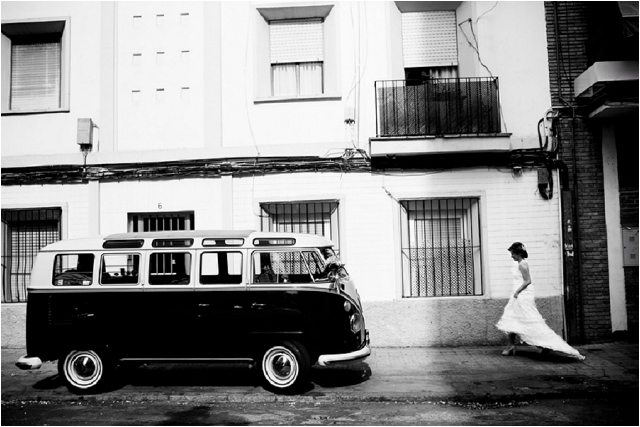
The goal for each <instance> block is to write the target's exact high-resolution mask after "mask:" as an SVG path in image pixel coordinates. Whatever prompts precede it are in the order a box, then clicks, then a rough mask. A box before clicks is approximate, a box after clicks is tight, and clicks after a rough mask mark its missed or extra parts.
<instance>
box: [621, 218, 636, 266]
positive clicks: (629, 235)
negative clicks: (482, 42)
mask: <svg viewBox="0 0 640 427" xmlns="http://www.w3.org/2000/svg"><path fill="white" fill-rule="evenodd" d="M622 255H623V263H624V264H623V265H624V266H625V267H637V266H638V228H637V227H635V228H624V229H622Z"/></svg>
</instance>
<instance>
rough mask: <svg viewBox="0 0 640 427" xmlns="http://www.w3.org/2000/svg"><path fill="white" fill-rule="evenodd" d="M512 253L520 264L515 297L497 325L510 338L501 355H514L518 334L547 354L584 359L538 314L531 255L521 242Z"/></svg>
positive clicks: (515, 268) (515, 275)
mask: <svg viewBox="0 0 640 427" xmlns="http://www.w3.org/2000/svg"><path fill="white" fill-rule="evenodd" d="M509 252H511V258H513V260H514V261H516V262H517V264H514V266H513V270H512V274H513V289H514V292H513V297H512V298H510V299H509V302H508V303H507V305H506V306H505V308H504V313H503V314H502V317H501V318H500V320H499V321H498V323H497V324H496V327H497V328H498V329H500V330H501V331H503V332H505V333H506V334H507V335H508V337H509V347H507V349H506V350H504V351H503V352H502V355H503V356H515V354H516V335H520V339H522V341H524V342H526V343H527V344H529V345H534V346H537V347H542V348H544V349H546V351H549V350H554V351H558V352H561V353H565V354H567V355H569V356H572V357H575V358H577V359H580V360H584V356H582V355H581V354H580V353H579V352H578V351H577V350H576V349H574V348H573V347H571V346H570V345H569V344H567V343H566V342H565V341H564V340H563V339H562V338H560V337H559V336H558V335H557V334H556V333H555V332H553V330H552V329H551V328H550V327H549V326H547V324H546V323H545V321H544V319H543V318H542V316H541V315H540V313H539V312H538V309H537V308H536V304H535V300H534V297H533V285H532V284H531V275H530V274H529V264H528V263H527V261H526V258H527V257H528V256H529V255H528V254H527V250H526V248H525V247H524V245H523V244H522V243H520V242H515V243H514V244H513V245H511V246H510V247H509ZM543 351H544V350H543Z"/></svg>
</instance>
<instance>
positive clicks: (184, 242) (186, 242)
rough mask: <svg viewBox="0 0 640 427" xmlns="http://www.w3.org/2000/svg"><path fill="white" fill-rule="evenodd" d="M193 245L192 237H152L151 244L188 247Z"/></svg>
mask: <svg viewBox="0 0 640 427" xmlns="http://www.w3.org/2000/svg"><path fill="white" fill-rule="evenodd" d="M192 245H193V239H154V240H153V242H151V246H153V247H154V248H189V247H191V246H192Z"/></svg>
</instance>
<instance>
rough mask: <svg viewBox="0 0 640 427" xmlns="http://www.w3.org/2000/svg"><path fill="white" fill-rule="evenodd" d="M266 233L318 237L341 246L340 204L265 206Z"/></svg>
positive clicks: (315, 203)
mask: <svg viewBox="0 0 640 427" xmlns="http://www.w3.org/2000/svg"><path fill="white" fill-rule="evenodd" d="M260 207H261V209H262V224H261V227H262V229H261V230H262V231H278V232H286V233H303V234H317V235H319V236H324V237H326V238H328V239H330V240H331V241H333V243H334V244H335V245H336V249H338V248H339V245H340V227H339V225H340V224H339V216H338V201H337V200H332V201H317V202H287V203H262V204H261V205H260Z"/></svg>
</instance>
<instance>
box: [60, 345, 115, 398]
mask: <svg viewBox="0 0 640 427" xmlns="http://www.w3.org/2000/svg"><path fill="white" fill-rule="evenodd" d="M108 371H109V365H108V363H107V362H106V359H105V357H104V355H102V354H100V353H99V352H96V351H94V350H72V351H70V352H69V353H67V354H66V356H64V357H61V358H60V359H59V360H58V372H59V374H60V375H61V376H62V378H64V380H65V382H66V383H67V387H68V388H69V389H70V390H71V391H74V392H77V393H82V392H92V391H96V390H98V389H99V388H100V387H101V386H102V385H104V383H105V377H107V373H108Z"/></svg>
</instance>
